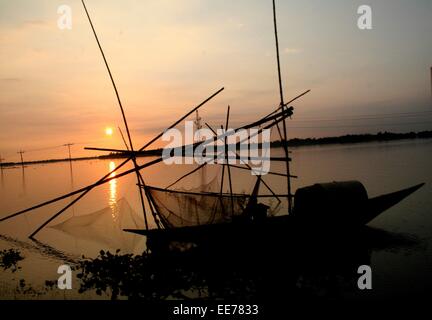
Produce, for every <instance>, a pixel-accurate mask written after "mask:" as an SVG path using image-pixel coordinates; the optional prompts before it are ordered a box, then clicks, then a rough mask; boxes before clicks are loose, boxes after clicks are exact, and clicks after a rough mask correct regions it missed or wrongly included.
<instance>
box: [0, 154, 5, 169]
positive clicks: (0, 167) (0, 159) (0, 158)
mask: <svg viewBox="0 0 432 320" xmlns="http://www.w3.org/2000/svg"><path fill="white" fill-rule="evenodd" d="M3 160H6V159H3V158H2V157H1V154H0V170H1V171H3V164H2V161H3Z"/></svg>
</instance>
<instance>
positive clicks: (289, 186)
mask: <svg viewBox="0 0 432 320" xmlns="http://www.w3.org/2000/svg"><path fill="white" fill-rule="evenodd" d="M273 24H274V33H275V42H276V58H277V69H278V78H279V93H280V106H281V107H282V111H283V110H284V109H285V102H284V95H283V85H282V75H281V66H280V57H279V39H278V31H277V19H276V3H275V0H273ZM282 125H283V131H284V139H283V140H284V141H283V146H284V151H285V156H286V157H287V158H288V154H289V153H288V146H287V130H286V121H285V119H284V120H283V122H282ZM286 173H287V189H288V213H289V214H291V213H292V201H291V200H292V199H291V197H292V194H291V180H290V167H289V161H287V162H286Z"/></svg>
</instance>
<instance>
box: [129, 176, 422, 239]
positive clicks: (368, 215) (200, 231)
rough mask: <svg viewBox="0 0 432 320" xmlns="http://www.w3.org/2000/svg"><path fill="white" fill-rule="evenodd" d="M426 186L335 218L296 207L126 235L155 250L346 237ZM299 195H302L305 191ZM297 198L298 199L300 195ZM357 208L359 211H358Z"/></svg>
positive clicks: (380, 198) (343, 210)
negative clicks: (259, 216) (255, 216)
mask: <svg viewBox="0 0 432 320" xmlns="http://www.w3.org/2000/svg"><path fill="white" fill-rule="evenodd" d="M332 184H333V185H334V186H336V187H338V188H339V189H340V188H344V187H345V189H348V190H349V188H347V186H350V185H351V186H352V185H353V184H354V185H357V187H358V186H359V185H358V182H356V183H354V182H342V183H336V182H333V183H332ZM321 185H323V184H321ZM423 185H424V183H421V184H418V185H415V186H412V187H410V188H406V189H403V190H400V191H396V192H392V193H389V194H385V195H381V196H378V197H374V198H370V199H369V198H368V199H367V200H366V201H365V203H364V205H363V204H360V206H359V203H360V202H361V200H359V199H358V198H357V199H358V201H357V203H355V201H354V202H351V208H349V207H346V203H344V202H341V204H340V205H338V204H337V203H335V204H333V208H334V210H333V211H332V212H333V215H332V214H331V213H332V212H328V210H327V209H326V208H324V209H322V210H321V213H324V214H325V216H323V219H316V218H313V217H311V216H313V215H315V214H313V213H312V214H311V213H309V212H299V211H297V212H296V207H295V206H294V214H293V215H281V216H274V217H267V218H265V219H263V220H259V221H254V220H251V219H245V220H237V221H232V222H227V223H216V224H205V225H198V226H185V227H176V228H171V229H152V230H144V229H125V231H126V232H131V233H135V234H139V235H144V236H147V238H148V240H147V241H148V246H149V247H153V248H154V247H162V246H164V245H167V244H169V243H170V242H192V243H196V244H201V243H212V242H220V243H222V242H227V243H229V244H233V239H237V240H235V241H238V240H240V241H245V239H247V241H248V242H249V241H250V239H263V238H266V239H269V238H273V237H274V236H280V235H283V234H285V235H286V234H290V236H294V235H298V234H299V233H303V234H304V235H306V236H307V237H310V236H317V235H318V236H322V235H323V233H328V232H329V230H331V231H332V232H336V233H346V232H352V231H353V229H357V228H359V227H362V226H364V225H365V224H367V223H369V222H370V221H372V220H373V219H374V218H376V217H377V216H378V215H380V214H381V213H382V212H384V211H386V210H387V209H389V208H391V207H392V206H394V205H396V204H397V203H399V202H400V201H402V200H403V199H405V198H406V197H408V196H409V195H410V194H412V193H413V192H415V191H417V190H418V189H420V188H421V187H422V186H423ZM316 186H318V187H320V185H319V184H317V185H314V186H310V187H306V188H305V189H307V188H311V187H316ZM338 188H336V189H338ZM299 191H300V193H301V189H300V190H299ZM336 193H339V194H341V192H340V190H339V192H335V194H336ZM348 193H351V194H353V192H352V191H351V192H350V191H348ZM296 196H298V194H297V193H296ZM320 196H322V195H319V196H316V197H315V199H311V198H309V199H308V200H309V201H310V202H311V203H314V200H317V199H318V198H319V197H320ZM299 197H300V196H299ZM354 197H356V196H354ZM356 206H358V207H357V208H356ZM324 207H325V205H324ZM358 208H360V210H358ZM297 209H298V208H297ZM330 211H331V210H330ZM339 213H343V214H345V215H346V216H348V218H347V219H343V221H342V222H341V221H340V216H339ZM348 221H349V222H348ZM321 239H322V238H321ZM259 241H260V240H259Z"/></svg>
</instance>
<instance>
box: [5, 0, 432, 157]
mask: <svg viewBox="0 0 432 320" xmlns="http://www.w3.org/2000/svg"><path fill="white" fill-rule="evenodd" d="M86 3H87V7H88V9H89V11H90V14H91V16H92V18H93V22H94V24H95V28H96V30H97V32H98V34H99V37H100V40H101V43H102V46H103V47H104V50H105V53H106V55H107V58H108V61H109V63H110V65H111V68H112V71H113V74H114V77H115V79H116V81H117V85H118V88H119V91H120V95H121V97H122V100H123V104H124V107H125V111H126V115H127V117H128V120H129V124H130V128H131V132H132V136H133V139H134V143H135V145H136V146H137V147H140V146H142V145H143V144H145V142H147V141H148V140H149V139H150V138H152V137H153V136H154V135H155V134H157V133H158V132H159V131H161V130H163V129H164V128H165V127H167V126H168V125H170V124H171V123H172V122H174V121H175V120H177V118H179V117H180V116H182V115H183V114H184V113H186V112H187V111H188V110H190V109H191V108H192V107H194V106H195V105H196V104H198V103H200V102H201V101H202V100H204V99H205V98H207V97H208V96H210V95H211V94H212V93H213V92H215V91H217V90H218V89H219V88H221V87H225V91H224V92H222V93H221V94H220V95H219V96H217V97H216V98H215V99H214V100H212V101H211V102H210V103H209V104H207V105H206V106H205V107H204V108H203V109H202V112H201V116H202V117H203V118H204V120H205V121H206V122H209V123H211V124H213V125H214V126H219V125H220V124H222V123H223V122H224V117H225V111H226V107H227V105H228V104H229V105H230V106H231V110H232V112H231V119H232V122H231V123H232V126H234V127H235V126H237V125H241V124H244V123H246V122H249V121H253V120H255V119H257V118H258V117H260V116H262V115H265V114H267V113H269V112H270V111H272V110H273V109H274V108H275V107H276V106H277V105H278V103H279V96H278V85H277V73H276V60H275V51H274V35H273V20H272V5H271V0H253V1H252V0H240V1H214V0H201V1H198V0H182V1H171V0H125V1H114V0H87V1H86ZM62 4H66V5H70V6H71V8H72V14H73V15H72V17H73V27H72V30H60V29H59V28H58V27H57V19H58V17H59V15H58V13H57V8H58V6H60V5H62ZM362 4H368V5H370V6H371V7H372V10H373V29H372V30H359V29H358V27H357V18H358V16H359V15H358V14H357V8H358V7H359V6H360V5H362ZM277 6H278V19H279V21H278V22H279V38H280V50H281V60H282V74H283V81H284V90H285V96H286V97H287V99H288V98H290V97H293V96H296V95H298V94H299V93H301V92H303V91H305V90H307V89H311V90H312V92H311V93H309V94H308V95H307V96H305V97H304V98H302V99H301V100H299V101H297V102H296V103H295V104H294V107H295V115H294V117H293V120H292V121H291V122H289V130H290V131H289V136H290V137H291V138H294V137H319V136H329V135H339V134H346V133H365V132H370V133H376V132H378V131H384V130H388V131H398V132H407V131H420V130H428V129H432V106H431V105H432V102H431V82H430V67H431V66H432V36H431V35H432V1H430V0H368V1H367V2H365V1H363V0H360V1H347V0H337V1H318V0H306V1H292V0H285V1H282V0H279V1H277ZM117 126H123V123H122V119H121V114H120V111H119V109H118V106H117V102H116V99H115V95H114V92H113V90H112V86H111V83H110V81H109V77H108V74H107V71H106V69H105V66H104V64H103V60H102V58H101V55H100V53H99V50H98V47H97V44H96V42H95V40H94V37H93V34H92V33H91V29H90V26H89V23H88V21H87V18H86V16H85V13H84V10H83V8H82V6H81V2H80V1H78V0H61V1H57V0H0V155H1V156H2V157H3V158H5V159H6V161H17V160H18V159H19V155H18V154H16V152H17V151H18V150H19V149H23V150H27V151H28V153H27V155H25V156H26V157H27V158H26V159H29V160H31V159H40V158H47V157H58V156H64V157H65V156H66V155H67V150H66V148H60V147H58V146H60V145H62V144H65V143H68V142H72V143H76V144H77V145H75V146H74V147H73V153H74V155H75V156H83V155H91V154H93V153H89V152H84V151H82V147H83V146H100V147H102V146H103V147H121V146H122V143H121V138H120V136H119V134H118V129H117ZM107 127H111V128H113V129H114V131H113V134H112V135H107V134H106V128H107ZM159 146H161V144H158V145H155V147H159ZM38 150H39V151H38Z"/></svg>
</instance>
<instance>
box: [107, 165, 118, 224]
mask: <svg viewBox="0 0 432 320" xmlns="http://www.w3.org/2000/svg"><path fill="white" fill-rule="evenodd" d="M115 167H116V165H115V163H114V162H113V161H111V162H110V163H109V170H110V172H111V171H113V170H114V169H115ZM115 176H116V172H115V171H114V172H112V173H111V174H110V178H112V177H115ZM108 205H109V207H110V208H111V211H112V213H111V215H112V217H113V219H114V220H117V218H118V208H117V179H113V180H111V181H110V182H109V199H108Z"/></svg>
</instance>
